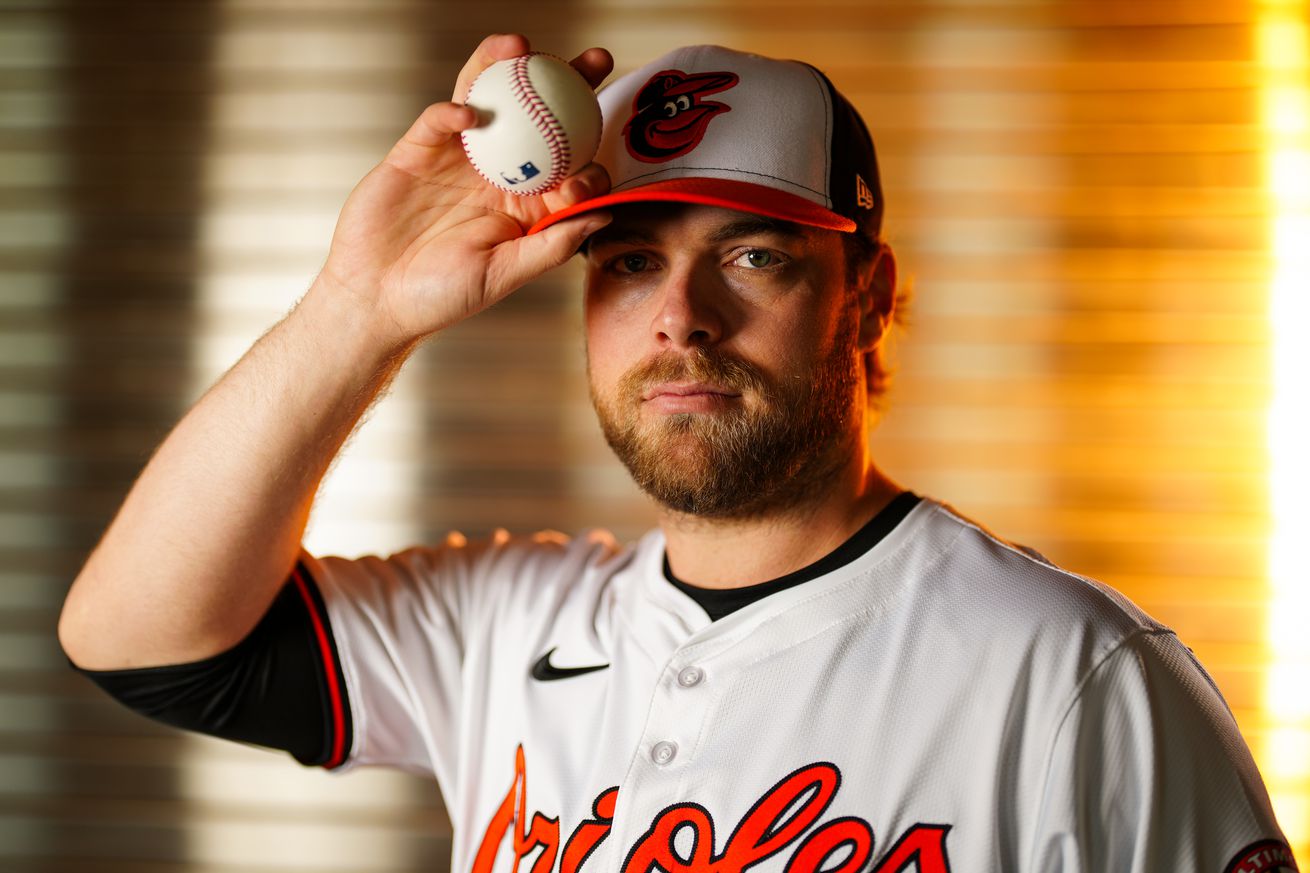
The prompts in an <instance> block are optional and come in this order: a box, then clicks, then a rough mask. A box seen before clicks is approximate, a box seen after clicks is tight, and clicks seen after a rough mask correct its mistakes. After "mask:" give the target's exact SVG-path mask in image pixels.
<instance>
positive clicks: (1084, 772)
mask: <svg viewBox="0 0 1310 873" xmlns="http://www.w3.org/2000/svg"><path fill="white" fill-rule="evenodd" d="M1040 793H1041V801H1040V809H1039V810H1038V813H1037V815H1036V817H1035V820H1036V822H1037V824H1036V829H1035V835H1034V839H1033V843H1032V846H1033V849H1032V853H1031V858H1032V863H1031V864H1030V865H1029V869H1031V870H1033V871H1041V873H1056V871H1060V873H1111V871H1113V873H1147V871H1160V870H1187V871H1204V873H1211V871H1212V873H1232V871H1234V870H1237V869H1243V870H1245V869H1259V870H1269V871H1271V873H1273V871H1276V870H1277V871H1283V870H1293V871H1294V870H1295V869H1296V867H1295V862H1293V861H1292V860H1291V853H1290V851H1288V850H1287V847H1286V843H1285V841H1284V838H1283V835H1282V833H1281V832H1280V831H1279V828H1278V825H1277V822H1276V821H1275V819H1274V815H1273V811H1272V809H1271V807H1270V803H1269V798H1268V794H1267V793H1266V791H1265V788H1264V784H1263V782H1262V781H1261V779H1260V774H1259V772H1258V771H1257V770H1256V766H1255V763H1254V761H1253V760H1252V758H1251V754H1250V752H1249V750H1248V749H1247V747H1246V744H1245V743H1244V741H1243V740H1242V737H1241V735H1240V734H1239V732H1238V729H1237V725H1236V723H1235V722H1234V720H1233V717H1232V714H1231V713H1230V711H1229V709H1228V707H1227V704H1226V703H1225V702H1224V700H1223V698H1222V697H1221V696H1220V694H1219V691H1218V690H1217V688H1216V687H1215V686H1214V683H1213V681H1212V680H1211V679H1210V677H1209V676H1208V675H1207V674H1206V673H1205V671H1204V670H1203V669H1202V668H1201V666H1200V664H1199V663H1197V662H1196V660H1195V659H1194V658H1193V656H1192V654H1191V652H1190V651H1189V650H1188V649H1186V648H1185V647H1184V646H1183V645H1182V644H1181V643H1180V642H1179V641H1178V640H1177V638H1176V637H1175V636H1174V635H1173V634H1172V633H1170V632H1168V631H1148V632H1140V633H1136V634H1134V635H1132V636H1130V637H1129V638H1128V639H1127V640H1126V641H1125V642H1123V643H1122V644H1121V645H1119V646H1118V647H1117V648H1115V649H1114V650H1113V651H1112V652H1110V653H1109V654H1108V655H1107V656H1106V657H1105V658H1104V659H1103V660H1102V661H1101V662H1100V663H1099V664H1098V665H1097V666H1096V667H1095V669H1094V670H1093V671H1092V672H1091V674H1090V675H1089V676H1088V677H1087V678H1086V679H1085V681H1084V682H1083V683H1082V685H1081V687H1080V688H1079V689H1078V691H1077V694H1076V696H1075V697H1074V699H1073V701H1072V703H1071V705H1070V706H1069V708H1068V709H1067V711H1066V712H1065V714H1064V717H1063V719H1062V721H1061V724H1060V725H1059V728H1058V730H1057V732H1056V734H1055V741H1054V744H1053V746H1052V748H1051V750H1050V754H1049V759H1048V763H1047V766H1046V778H1045V783H1044V785H1043V786H1042V790H1041V792H1040ZM1281 856H1285V858H1286V864H1285V866H1277V865H1273V864H1271V866H1255V867H1247V866H1243V861H1244V859H1245V858H1254V857H1263V858H1266V859H1269V858H1277V857H1281Z"/></svg>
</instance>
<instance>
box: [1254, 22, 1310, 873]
mask: <svg viewBox="0 0 1310 873" xmlns="http://www.w3.org/2000/svg"><path fill="white" fill-rule="evenodd" d="M1308 16H1310V8H1308V6H1307V2H1306V0H1266V2H1264V3H1262V4H1261V6H1260V16H1259V19H1258V21H1257V30H1256V35H1257V51H1258V57H1259V62H1260V66H1261V70H1262V88H1261V104H1262V105H1261V110H1262V113H1261V114H1262V124H1263V127H1264V133H1265V156H1266V158H1265V160H1266V180H1267V185H1268V191H1269V220H1270V228H1269V230H1270V233H1269V239H1270V247H1271V249H1270V254H1271V264H1272V273H1271V279H1270V287H1269V294H1270V305H1269V314H1270V321H1271V330H1272V362H1271V363H1272V374H1273V397H1272V402H1271V406H1270V410H1269V458H1270V471H1269V477H1270V478H1269V485H1270V500H1271V510H1272V518H1273V530H1272V533H1271V537H1270V545H1269V581H1270V585H1271V589H1272V591H1271V593H1272V598H1271V602H1270V620H1269V632H1268V637H1269V644H1270V647H1271V650H1272V655H1273V662H1272V664H1271V665H1270V669H1269V674H1268V677H1267V680H1266V684H1265V711H1266V718H1267V728H1268V729H1267V731H1266V732H1265V734H1264V739H1263V742H1262V743H1261V745H1260V747H1259V758H1260V766H1261V770H1262V771H1263V772H1264V774H1265V778H1266V780H1267V782H1268V784H1269V791H1270V795H1271V797H1272V799H1273V802H1274V809H1275V812H1276V813H1277V815H1278V819H1279V822H1280V823H1281V824H1282V826H1283V829H1284V831H1285V832H1286V834H1287V838H1288V840H1289V842H1291V844H1292V848H1293V851H1294V852H1295V853H1296V855H1297V856H1298V857H1300V858H1302V859H1304V858H1305V857H1306V855H1307V853H1308V849H1310V633H1307V628H1310V581H1307V580H1308V579H1310V571H1308V570H1307V562H1306V557H1305V543H1304V540H1305V535H1306V532H1307V531H1308V530H1310V510H1308V509H1307V508H1306V506H1307V504H1306V499H1305V495H1306V494H1307V492H1310V452H1307V450H1306V446H1310V414H1308V413H1307V400H1310V394H1308V393H1307V377H1310V342H1306V340H1305V337H1304V332H1305V328H1306V325H1307V324H1310V60H1308V56H1310V39H1308V38H1307V20H1308Z"/></svg>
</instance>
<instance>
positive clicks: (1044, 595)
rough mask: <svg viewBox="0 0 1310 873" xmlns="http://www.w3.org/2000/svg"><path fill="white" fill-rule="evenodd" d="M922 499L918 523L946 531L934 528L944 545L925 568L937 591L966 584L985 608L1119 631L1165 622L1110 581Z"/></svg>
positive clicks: (959, 589) (960, 589)
mask: <svg viewBox="0 0 1310 873" xmlns="http://www.w3.org/2000/svg"><path fill="white" fill-rule="evenodd" d="M924 503H925V504H926V505H925V507H924V508H925V509H926V510H927V511H928V512H929V513H931V518H930V519H929V520H928V521H927V522H926V524H927V525H928V526H929V527H935V528H938V529H940V530H941V531H943V532H946V534H947V535H945V536H942V535H941V534H939V538H940V539H941V541H943V542H948V543H949V546H948V547H946V548H943V549H942V550H941V555H940V556H939V558H938V560H937V561H936V566H935V567H934V568H932V570H931V571H930V573H929V576H930V577H931V578H932V580H933V581H935V582H936V583H937V584H938V585H940V586H941V587H942V589H943V592H944V593H946V594H948V595H952V594H953V595H956V596H960V595H962V594H963V593H964V592H966V591H967V592H968V596H969V598H970V599H971V600H972V601H974V602H976V603H979V604H986V605H987V606H988V607H989V609H990V610H991V611H996V612H1000V613H1001V614H1002V615H1010V616H1013V618H1014V620H1015V621H1016V622H1022V623H1028V624H1034V625H1040V626H1048V625H1052V624H1053V625H1055V626H1057V627H1059V626H1063V625H1064V624H1065V623H1067V622H1079V623H1085V624H1089V625H1092V626H1095V627H1099V628H1103V629H1104V630H1106V631H1107V632H1108V633H1110V634H1111V635H1115V636H1120V637H1126V636H1128V635H1131V634H1133V633H1135V632H1143V631H1145V632H1156V631H1163V630H1168V629H1167V628H1166V627H1165V626H1164V625H1162V624H1161V623H1160V622H1158V621H1156V620H1155V619H1154V618H1152V617H1151V616H1150V615H1148V614H1147V613H1146V612H1145V611H1143V610H1142V609H1141V608H1140V607H1139V606H1137V604H1135V603H1133V602H1132V600H1130V599H1129V598H1128V597H1126V596H1125V595H1124V594H1123V593H1121V592H1120V591H1118V590H1116V589H1115V588H1113V587H1111V586H1110V585H1107V584H1105V583H1104V582H1101V581H1098V580H1096V579H1092V578H1090V577H1088V576H1084V575H1081V574H1079V573H1077V572H1074V571H1072V570H1069V569H1066V568H1064V567H1060V566H1058V565H1056V564H1055V563H1053V562H1051V561H1050V560H1048V559H1047V558H1046V557H1044V556H1043V555H1042V554H1040V553H1039V552H1037V551H1036V550H1034V549H1032V548H1029V547H1027V546H1023V545H1019V544H1017V543H1014V542H1011V541H1010V540H1007V539H1005V538H1003V537H1001V536H1000V535H998V534H996V533H994V532H993V531H992V530H990V529H989V528H988V527H986V526H985V525H983V524H981V523H980V522H977V521H975V520H973V519H971V518H969V517H968V516H966V515H964V514H962V513H960V512H959V511H957V510H956V509H954V508H952V507H951V506H949V505H947V504H945V503H941V502H937V501H931V500H925V501H924Z"/></svg>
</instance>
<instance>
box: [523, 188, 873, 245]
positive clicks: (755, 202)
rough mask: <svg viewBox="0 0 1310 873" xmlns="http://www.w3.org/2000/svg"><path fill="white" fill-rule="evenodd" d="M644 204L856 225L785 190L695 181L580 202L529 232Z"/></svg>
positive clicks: (830, 226)
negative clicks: (613, 208)
mask: <svg viewBox="0 0 1310 873" xmlns="http://www.w3.org/2000/svg"><path fill="white" fill-rule="evenodd" d="M643 202H663V203H696V204H699V205H701V206H717V207H720V208H721V209H735V210H737V211H739V212H750V213H752V214H754V215H765V216H768V217H769V218H778V219H781V220H783V221H794V222H796V223H797V224H805V225H809V226H810V227H822V228H825V229H827V230H839V231H842V232H843V233H851V232H853V231H854V230H855V222H854V221H852V220H851V219H849V218H846V217H844V216H841V215H838V214H837V213H835V212H833V211H832V210H831V209H826V208H824V207H822V206H820V205H819V204H817V203H814V202H812V201H810V200H806V199H805V198H804V197H798V196H796V195H795V194H788V193H787V192H786V191H779V190H777V189H776V188H766V187H764V186H763V185H756V184H753V183H751V182H740V181H737V180H735V179H706V178H696V179H669V180H667V181H664V182H652V183H651V184H649V185H642V186H640V187H637V188H629V189H627V190H625V191H616V192H613V193H611V194H605V195H603V196H600V197H595V198H593V199H591V200H583V201H582V202H581V203H575V204H573V205H572V206H568V207H565V208H564V209H561V210H559V211H558V212H552V213H551V214H550V215H547V216H546V217H545V218H543V219H541V220H540V221H538V222H537V223H536V224H534V225H532V227H531V228H530V229H529V230H528V233H529V234H533V233H537V232H538V231H541V230H545V229H546V228H548V227H550V226H551V225H552V224H556V223H557V222H560V221H563V220H564V219H566V218H572V217H573V216H575V215H582V214H583V213H586V212H594V211H596V210H597V209H604V208H606V207H607V206H617V205H618V204H621V203H643Z"/></svg>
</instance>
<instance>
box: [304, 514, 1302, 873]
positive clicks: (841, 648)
mask: <svg viewBox="0 0 1310 873" xmlns="http://www.w3.org/2000/svg"><path fill="white" fill-rule="evenodd" d="M663 555H664V541H663V538H662V536H661V535H660V534H659V533H658V532H653V533H651V534H649V535H647V536H646V537H645V538H644V539H642V540H641V542H640V543H638V544H637V545H636V546H635V547H632V548H619V547H616V546H615V545H614V543H613V542H612V541H611V540H610V539H609V538H608V537H606V536H603V535H593V536H588V537H582V538H577V539H573V540H566V539H564V538H554V537H537V538H532V539H524V540H512V539H509V538H500V539H497V540H495V541H492V542H489V543H484V544H481V545H464V544H455V545H450V546H447V547H443V548H434V549H414V550H409V551H406V552H403V553H400V554H398V555H395V556H393V557H391V558H388V559H385V560H383V559H377V558H368V559H363V560H359V561H346V560H342V559H336V558H323V559H314V558H309V557H306V566H307V567H308V569H309V571H310V573H311V574H312V576H313V578H314V580H315V581H316V582H317V583H318V585H319V586H320V589H321V591H322V593H323V597H324V599H325V601H326V604H327V611H328V615H329V617H330V623H331V633H332V635H333V638H334V640H335V642H336V646H337V649H338V652H339V657H340V661H341V667H342V671H343V675H344V677H345V684H346V689H347V692H348V693H347V696H348V699H349V705H350V715H351V718H352V721H353V731H354V733H353V742H352V746H351V748H350V751H349V757H348V760H347V764H346V766H347V767H349V766H355V765H388V766H395V767H401V768H405V769H409V770H413V771H418V772H421V773H429V774H433V775H434V776H435V777H436V778H437V779H438V781H439V783H440V786H441V789H442V791H443V794H444V797H445V800H446V803H447V806H448V808H449V811H450V816H451V820H452V822H453V823H454V826H455V841H454V857H453V859H452V863H453V867H452V869H453V870H456V871H459V873H466V871H474V873H492V871H511V870H514V869H517V870H520V871H523V873H527V871H529V869H530V870H531V873H547V871H560V873H579V871H581V873H620V871H621V873H647V871H654V870H661V871H665V873H680V871H683V870H697V871H711V870H712V871H716V873H739V871H744V870H747V869H750V870H751V871H752V873H783V871H787V873H801V871H818V870H826V871H837V870H840V871H857V870H859V871H872V873H902V871H905V873H910V871H918V873H947V871H955V873H962V871H984V870H985V871H1002V870H1003V871H1068V873H1072V871H1106V873H1110V871H1113V873H1129V871H1143V873H1145V871H1152V873H1158V871H1165V870H1187V871H1213V873H1237V871H1241V873H1256V871H1279V870H1294V869H1295V862H1294V861H1292V859H1291V856H1290V854H1288V853H1287V851H1286V849H1285V848H1284V846H1283V843H1282V837H1281V834H1280V832H1279V830H1278V827H1277V825H1276V823H1275V821H1274V818H1273V814H1272V812H1271V811H1270V807H1269V802H1268V798H1267V796H1266V793H1265V789H1264V787H1263V785H1262V783H1261V781H1260V777H1259V774H1258V773H1257V772H1256V769H1255V766H1254V765H1253V763H1252V761H1251V757H1250V755H1249V753H1248V751H1247V749H1246V746H1245V745H1244V743H1243V742H1242V740H1241V738H1240V736H1239V734H1238V731H1237V728H1236V725H1235V724H1234V722H1233V719H1232V716H1231V715H1230V713H1229V712H1228V709H1227V707H1226V705H1225V704H1224V702H1223V700H1222V698H1221V697H1220V695H1219V693H1218V692H1217V691H1216V689H1215V688H1214V686H1213V684H1212V682H1211V681H1210V679H1209V677H1208V676H1207V675H1206V674H1205V672H1204V671H1203V670H1202V669H1201V667H1200V666H1199V665H1198V664H1197V663H1196V661H1195V660H1194V659H1193V658H1192V656H1191V654H1190V652H1189V651H1188V650H1187V649H1186V648H1185V647H1183V646H1182V645H1181V644H1180V643H1179V642H1178V640H1177V639H1176V638H1175V637H1174V635H1173V633H1172V632H1170V631H1169V630H1168V629H1167V628H1165V627H1163V626H1162V625H1160V624H1159V623H1157V622H1155V621H1154V620H1152V619H1151V618H1150V617H1148V616H1147V615H1145V614H1143V613H1142V612H1141V611H1140V610H1138V609H1137V608H1136V607H1135V606H1133V605H1132V604H1131V603H1129V602H1128V601H1127V600H1125V599H1124V598H1123V597H1122V596H1120V595H1119V594H1117V593H1116V592H1114V591H1112V590H1111V589H1109V588H1106V587H1104V586H1102V585H1100V584H1098V583H1095V582H1092V581H1089V580H1087V579H1084V578H1081V577H1078V576H1075V575H1073V574H1070V573H1067V572H1065V571H1062V570H1060V569H1058V568H1055V567H1053V566H1051V565H1049V564H1047V563H1045V562H1043V561H1041V560H1040V559H1038V558H1036V557H1034V556H1032V555H1030V554H1028V553H1026V552H1024V551H1021V550H1019V549H1016V548H1014V547H1013V546H1011V545H1009V544H1007V543H1005V542H1002V541H1000V540H998V539H996V538H994V537H993V536H991V535H990V534H989V533H987V532H986V531H985V530H983V529H981V528H979V527H978V526H977V525H975V524H973V523H971V522H969V521H968V520H966V519H963V518H961V517H960V516H958V515H957V514H955V513H954V512H953V511H951V510H950V509H948V508H947V507H945V506H943V505H942V504H940V503H936V502H933V501H930V500H923V501H922V502H921V503H920V504H919V505H918V506H916V507H915V508H914V509H913V510H912V511H911V512H910V514H909V515H908V516H907V517H906V518H905V519H904V520H903V521H902V522H901V523H900V524H899V525H898V526H897V527H896V528H895V529H894V530H893V531H892V532H891V533H890V534H889V535H888V536H886V537H885V538H884V539H883V540H881V541H880V542H879V543H878V544H877V545H876V546H875V547H874V548H872V549H871V550H869V551H868V552H867V553H865V554H863V555H862V556H861V557H859V558H857V559H855V560H854V561H852V562H850V563H849V564H847V565H845V566H843V567H841V568H839V569H837V570H835V571H832V572H829V573H827V574H826V575H823V576H820V577H818V578H815V579H812V580H810V581H807V582H805V583H804V584H801V585H798V586H796V587H792V588H789V589H786V590H783V591H780V592H777V593H775V594H772V595H770V596H768V597H766V598H764V599H762V600H759V601H757V602H755V603H753V604H751V605H749V606H747V607H745V608H742V609H740V610H738V611H736V612H734V613H732V614H731V615H728V616H726V617H725V618H722V619H720V620H719V621H715V622H711V621H710V620H709V619H708V617H707V616H706V614H705V612H704V611H703V610H702V609H701V607H700V606H698V605H697V604H696V603H695V602H694V601H693V600H691V599H690V598H689V597H688V596H687V595H686V594H684V593H683V592H681V591H679V590H678V589H677V588H676V587H674V586H673V585H672V584H670V583H669V581H668V580H667V579H666V578H665V576H664V574H663V565H662V561H663ZM534 673H535V674H536V676H537V677H539V678H534Z"/></svg>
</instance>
